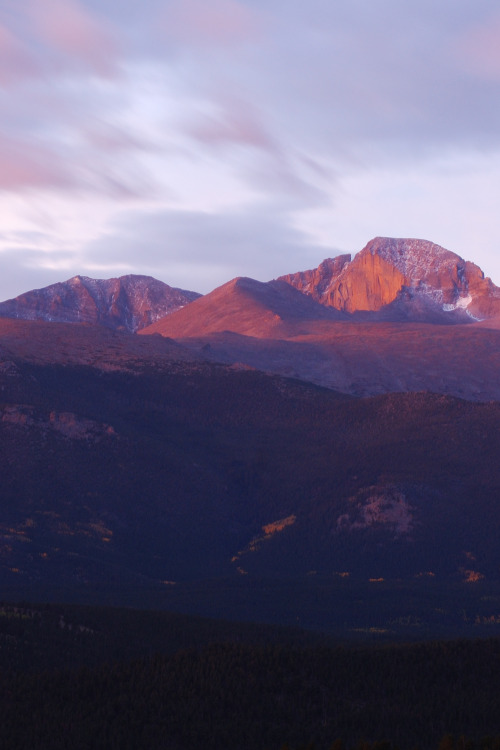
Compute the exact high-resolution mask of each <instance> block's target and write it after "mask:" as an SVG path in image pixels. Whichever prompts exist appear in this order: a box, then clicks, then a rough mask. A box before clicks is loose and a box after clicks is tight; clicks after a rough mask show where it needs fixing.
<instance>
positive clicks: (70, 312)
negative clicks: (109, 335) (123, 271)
mask: <svg viewBox="0 0 500 750" xmlns="http://www.w3.org/2000/svg"><path fill="white" fill-rule="evenodd" d="M199 296H200V295H199V294H197V292H190V291H186V290H183V289H176V288H173V287H170V286H168V284H164V283H163V282H162V281H158V280H157V279H154V278H152V277H151V276H137V275H129V276H121V277H120V278H117V279H90V278H88V277H87V276H75V277H74V278H72V279H69V280H68V281H64V282H61V283H58V284H52V285H51V286H48V287H45V288H43V289H34V290H33V291H30V292H26V293H25V294H21V295H20V296H19V297H16V298H15V299H11V300H7V301H6V302H1V303H0V316H3V317H8V318H21V319H23V320H45V321H55V322H59V323H94V324H95V323H97V324H100V325H103V326H106V327H107V328H112V329H116V330H125V331H129V332H135V331H138V330H140V329H141V328H144V327H145V326H148V325H150V324H151V323H154V322H155V321H156V320H158V319H159V318H162V317H164V316H165V315H168V314H169V313H171V312H174V311H175V310H179V309H180V308H181V307H184V305H187V304H188V303H189V302H192V301H193V300H195V299H196V298H197V297H199Z"/></svg>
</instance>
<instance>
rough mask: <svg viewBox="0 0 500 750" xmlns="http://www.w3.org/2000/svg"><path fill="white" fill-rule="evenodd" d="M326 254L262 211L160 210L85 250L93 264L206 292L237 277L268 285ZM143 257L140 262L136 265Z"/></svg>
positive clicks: (123, 224)
mask: <svg viewBox="0 0 500 750" xmlns="http://www.w3.org/2000/svg"><path fill="white" fill-rule="evenodd" d="M323 252H324V248H319V247H317V246H315V245H314V243H311V239H310V237H308V236H307V234H306V232H303V231H300V230H298V229H295V228H294V227H293V225H292V224H291V222H290V221H289V219H288V218H287V217H286V215H279V214H275V213H271V212H266V211H265V210H263V209H261V210H259V209H256V208H254V209H249V210H247V211H235V212H233V213H221V214H209V213H203V212H190V211H162V212H157V213H139V212H137V213H136V214H134V215H132V216H130V215H125V216H122V217H120V218H118V219H117V220H115V221H114V222H112V224H111V225H110V226H109V227H108V228H107V232H106V236H102V237H101V238H99V239H98V240H96V241H94V242H91V243H89V244H88V245H87V247H86V248H85V257H86V259H87V262H88V264H89V267H90V268H91V267H92V264H93V263H94V264H100V265H101V267H102V266H106V267H107V268H109V269H110V270H111V269H112V268H113V267H114V264H116V265H119V266H120V267H121V268H123V266H124V265H127V264H129V265H130V267H131V268H136V269H137V271H136V272H138V273H148V274H152V275H153V276H157V277H159V278H161V279H163V280H164V281H166V282H167V283H168V284H170V285H174V286H182V287H184V288H188V289H193V290H194V291H201V292H208V291H210V290H211V289H213V288H214V287H215V286H218V285H219V284H220V283H223V282H224V281H227V280H229V279H231V278H234V277H235V276H250V277H252V278H257V279H261V280H268V279H270V278H273V277H275V276H279V275H280V274H283V273H286V272H288V271H289V270H290V268H292V269H294V270H295V269H296V268H300V267H301V265H302V264H303V262H304V255H308V254H310V256H311V258H313V259H314V261H316V258H317V257H318V256H320V257H323V256H321V253H323ZM138 258H140V261H138Z"/></svg>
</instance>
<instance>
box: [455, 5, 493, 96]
mask: <svg viewBox="0 0 500 750" xmlns="http://www.w3.org/2000/svg"><path fill="white" fill-rule="evenodd" d="M454 51H455V55H456V58H457V60H458V62H459V64H462V65H463V67H464V69H465V70H466V71H469V72H472V73H474V74H476V75H478V76H480V77H483V78H485V79H487V80H488V79H489V80H493V81H498V80H499V79H500V14H498V13H495V14H493V15H492V16H491V17H490V18H488V19H487V21H486V22H484V23H482V24H478V25H474V26H472V27H471V28H468V29H466V30H465V32H464V33H463V34H462V35H461V36H460V37H459V38H458V40H457V41H456V44H455V50H454Z"/></svg>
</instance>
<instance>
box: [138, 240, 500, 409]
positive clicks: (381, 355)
mask: <svg viewBox="0 0 500 750" xmlns="http://www.w3.org/2000/svg"><path fill="white" fill-rule="evenodd" d="M412 248H413V249H412ZM372 251H373V252H372ZM375 251H377V252H375ZM403 251H404V252H403ZM400 252H401V255H400ZM391 253H392V255H391ZM389 257H393V258H395V260H394V262H393V263H392V265H391V263H389V260H385V259H384V258H389ZM457 258H458V256H456V255H454V254H453V253H449V252H448V251H446V250H443V249H442V248H438V246H437V245H432V244H431V243H422V242H420V241H411V240H404V241H400V240H388V241H383V242H382V241H380V242H378V241H374V243H370V244H369V245H368V246H367V248H365V250H364V251H362V252H361V253H359V255H357V256H356V258H355V259H354V260H353V261H352V262H350V261H348V256H343V257H341V258H340V259H333V260H332V261H326V262H325V264H322V266H323V271H324V273H323V282H324V285H322V284H323V282H320V280H319V275H318V273H319V272H318V273H317V272H305V274H302V275H298V276H297V279H299V276H300V278H301V279H302V282H303V283H302V282H301V283H302V288H303V291H301V290H300V289H296V288H294V286H292V285H291V284H289V283H287V282H285V281H283V280H276V281H271V282H267V283H262V282H258V281H254V280H253V279H246V278H239V279H234V280H233V281H230V282H228V283H227V284H224V285H223V286H221V287H219V288H217V289H215V290H214V291H213V292H211V293H210V294H207V295H205V296H204V297H201V298H199V299H197V300H195V301H194V302H192V303H191V304H190V305H188V306H186V307H185V308H183V309H182V310H178V311H177V312H174V313H172V314H171V315H169V316H167V317H165V318H162V319H160V320H158V321H157V322H156V323H154V324H153V325H151V326H147V327H145V328H143V329H142V330H141V331H140V334H141V338H142V337H146V336H147V335H149V334H161V335H162V336H166V337H169V338H173V339H175V340H176V341H177V342H178V343H179V344H181V345H182V346H184V347H185V348H187V349H189V350H190V351H191V352H192V353H193V355H194V356H198V357H202V358H208V359H211V360H212V361H215V362H224V363H226V364H240V365H246V366H249V367H253V368H256V369H259V370H263V371H266V372H271V373H274V374H279V375H284V376H291V377H296V378H300V379H302V380H306V381H309V382H312V383H315V384H317V385H321V386H326V387H328V388H333V389H335V390H338V391H342V392H344V393H348V394H351V395H356V396H368V395H376V394H380V393H391V392H401V391H402V392H406V391H424V390H425V391H433V392H437V393H443V394H448V395H453V396H458V397H461V398H467V399H473V400H478V401H484V400H489V399H500V380H499V378H498V367H499V358H498V352H499V351H500V328H499V327H498V325H497V323H498V318H488V319H486V320H484V321H483V322H477V321H475V320H474V318H473V317H472V314H471V313H470V311H469V308H470V307H473V310H474V312H478V310H479V307H480V309H481V310H482V311H483V313H482V314H485V312H486V311H487V312H488V314H492V313H494V312H495V305H496V304H497V303H500V297H499V298H498V299H497V297H496V296H495V295H497V293H499V294H500V292H499V290H498V289H497V288H496V287H494V286H493V284H492V283H491V281H490V280H489V279H482V273H481V271H480V270H479V269H478V268H477V266H474V265H473V264H469V263H465V262H464V265H463V271H460V270H457V263H458V261H456V260H455V259H457ZM417 261H418V262H417ZM396 263H397V264H398V265H399V267H400V268H403V269H406V271H405V273H406V276H404V274H403V273H402V271H400V270H399V268H398V267H397V265H396ZM453 264H455V265H453ZM350 268H351V269H352V268H354V271H352V273H351V276H348V273H350V271H349V269H350ZM367 268H368V269H372V270H373V269H375V268H378V269H379V271H378V273H379V276H378V277H377V276H375V275H373V274H372V275H370V274H369V273H368V271H367ZM460 268H461V266H460ZM320 269H321V266H320ZM356 269H357V270H356ZM380 269H383V271H384V276H381V275H380V274H381V273H382V271H381V270H380ZM412 269H413V270H412ZM308 273H309V274H310V276H308V275H307V274H308ZM342 274H345V277H344V276H343V275H342ZM418 275H420V277H421V278H422V279H425V281H422V283H421V284H419V285H415V286H414V287H406V286H403V287H401V284H402V279H403V280H404V279H409V278H410V276H411V278H412V279H413V280H415V279H416V278H417V276H418ZM331 278H336V279H338V278H340V279H341V280H342V279H343V281H341V282H340V281H339V282H338V287H336V288H338V289H340V290H341V291H342V290H343V289H344V286H345V284H347V281H346V279H347V280H348V281H349V284H350V286H349V285H348V286H347V287H346V288H348V289H351V290H352V289H357V288H358V287H359V289H361V290H362V291H363V294H364V295H365V296H364V299H365V303H364V304H365V305H368V302H370V304H371V306H372V308H373V309H371V310H367V311H365V312H360V311H355V312H351V313H349V312H346V311H345V310H337V309H335V308H333V307H331V306H330V305H327V304H326V302H325V300H326V301H327V300H328V299H329V297H328V294H333V292H332V291H330V292H328V286H327V282H328V280H329V279H331ZM297 279H296V282H297V283H298V281H297ZM307 279H309V281H307ZM360 279H361V280H360ZM377 279H378V281H377ZM299 280H300V279H299ZM306 281H307V283H306ZM313 281H314V283H313ZM355 282H356V284H358V287H356V284H355ZM328 283H329V282H328ZM415 284H416V282H415ZM391 285H392V287H391ZM398 285H399V286H398ZM391 288H392V292H391V294H389V292H388V291H387V290H389V289H391ZM397 288H399V290H400V291H399V293H397V295H396V297H393V296H391V295H394V294H396V291H395V290H396V289H397ZM314 290H316V292H315V291H314ZM318 290H320V291H321V290H322V291H321V294H322V298H321V299H322V300H323V303H324V304H320V301H321V300H319V299H317V297H318V295H319V291H318ZM377 290H378V291H377ZM384 290H385V291H384ZM478 290H479V291H478ZM481 290H482V291H481ZM484 290H486V291H484ZM382 292H383V294H384V295H385V296H383V295H382ZM466 292H467V295H468V296H467V297H463V296H460V295H461V294H465V293H466ZM483 292H484V294H483ZM377 294H378V296H377ZM453 295H455V297H453ZM481 295H482V296H481ZM315 296H316V298H315ZM348 299H352V298H348ZM445 299H446V300H451V299H455V302H453V303H452V302H443V300H445ZM469 299H470V300H472V301H471V302H470V303H469V308H467V309H465V308H463V307H461V305H462V304H465V302H463V300H465V301H467V300H469ZM382 300H386V301H387V304H385V306H382V307H380V306H379V305H381V304H382ZM446 305H448V307H450V310H448V309H447V308H446V309H443V308H445V307H446ZM377 306H379V307H378V309H376V308H377ZM452 307H453V310H451V308H452ZM414 319H415V320H414ZM450 323H453V324H454V325H450ZM466 352H467V354H465V353H466Z"/></svg>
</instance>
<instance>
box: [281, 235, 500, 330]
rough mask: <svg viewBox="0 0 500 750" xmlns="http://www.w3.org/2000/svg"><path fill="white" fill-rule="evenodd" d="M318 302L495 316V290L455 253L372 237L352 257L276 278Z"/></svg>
mask: <svg viewBox="0 0 500 750" xmlns="http://www.w3.org/2000/svg"><path fill="white" fill-rule="evenodd" d="M280 280H283V281H286V282H287V283H289V284H291V285H292V286H294V287H296V288H297V289H299V290H300V291H302V292H304V293H305V294H308V295H309V296H311V297H312V298H313V299H315V300H316V301H317V302H320V303H321V304H322V305H325V306H327V307H333V308H335V309H337V310H343V311H345V312H349V313H354V312H359V311H370V312H376V311H379V310H382V309H383V308H388V307H389V306H390V312H392V313H393V314H395V316H396V317H398V316H399V317H404V318H419V319H422V318H425V317H429V316H432V315H434V317H437V318H439V317H441V318H443V320H444V319H446V316H443V315H442V313H454V316H453V317H455V318H458V319H459V320H460V319H461V320H463V321H464V322H465V321H467V318H469V319H470V320H481V319H483V318H490V317H494V316H495V315H498V314H499V313H500V289H499V288H498V287H496V286H495V285H494V284H493V282H492V281H491V279H489V278H485V276H484V273H483V272H482V270H481V269H480V268H479V267H478V266H476V265H475V264H474V263H471V262H470V261H466V260H464V259H463V258H461V257H460V256H459V255H457V254H456V253H452V252H450V251H449V250H446V249H445V248H443V247H440V246H439V245H436V244H434V243H433V242H428V241H427V240H418V239H395V238H390V237H376V238H375V239H373V240H371V241H370V242H369V243H368V244H367V245H366V247H365V248H364V249H363V250H361V252H359V253H357V255H355V256H354V258H352V259H351V255H349V254H346V255H339V256H337V257H336V258H327V259H326V260H324V261H323V262H322V263H321V264H320V265H319V266H318V268H315V269H313V270H310V271H299V272H298V273H292V274H288V275H286V276H281V277H280Z"/></svg>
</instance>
